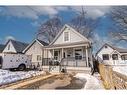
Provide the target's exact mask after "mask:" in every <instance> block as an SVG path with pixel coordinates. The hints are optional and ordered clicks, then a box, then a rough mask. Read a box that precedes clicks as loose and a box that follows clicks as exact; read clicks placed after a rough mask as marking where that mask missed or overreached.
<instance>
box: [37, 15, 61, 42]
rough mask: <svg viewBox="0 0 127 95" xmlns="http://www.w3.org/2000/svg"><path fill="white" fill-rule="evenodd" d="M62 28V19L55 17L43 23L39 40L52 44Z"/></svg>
mask: <svg viewBox="0 0 127 95" xmlns="http://www.w3.org/2000/svg"><path fill="white" fill-rule="evenodd" d="M61 27H62V22H61V19H60V17H58V16H57V17H54V18H51V19H49V20H47V21H46V22H45V23H43V24H42V25H41V26H40V28H39V31H38V32H37V38H38V39H40V40H44V41H46V42H48V43H50V42H51V41H52V40H53V39H54V37H55V36H56V34H57V33H58V32H59V30H60V29H61Z"/></svg>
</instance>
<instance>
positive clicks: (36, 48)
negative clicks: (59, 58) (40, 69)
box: [23, 39, 48, 66]
mask: <svg viewBox="0 0 127 95" xmlns="http://www.w3.org/2000/svg"><path fill="white" fill-rule="evenodd" d="M47 45H48V44H47V43H46V42H44V41H41V40H38V39H35V40H34V41H32V43H31V44H29V45H28V46H27V47H26V48H25V49H24V50H23V53H25V54H26V55H29V56H31V62H32V64H33V65H35V66H37V65H38V63H39V65H42V58H45V57H46V56H47V53H46V52H45V51H44V50H43V49H44V46H47Z"/></svg>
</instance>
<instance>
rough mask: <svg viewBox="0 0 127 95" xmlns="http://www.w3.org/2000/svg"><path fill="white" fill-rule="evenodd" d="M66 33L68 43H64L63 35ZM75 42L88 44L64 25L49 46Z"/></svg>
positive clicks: (74, 31) (85, 39)
mask: <svg viewBox="0 0 127 95" xmlns="http://www.w3.org/2000/svg"><path fill="white" fill-rule="evenodd" d="M66 32H68V41H65V33H66ZM75 42H89V40H88V39H87V38H85V37H84V36H83V35H81V34H80V33H79V32H77V31H76V30H74V29H73V28H72V27H70V26H68V25H65V26H64V27H63V28H62V29H61V31H60V32H59V33H58V34H57V36H56V37H55V39H54V40H53V42H52V43H51V44H65V43H75Z"/></svg>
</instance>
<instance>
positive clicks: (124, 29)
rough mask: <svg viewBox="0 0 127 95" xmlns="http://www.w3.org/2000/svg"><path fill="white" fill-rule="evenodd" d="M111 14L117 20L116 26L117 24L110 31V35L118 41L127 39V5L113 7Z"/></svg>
mask: <svg viewBox="0 0 127 95" xmlns="http://www.w3.org/2000/svg"><path fill="white" fill-rule="evenodd" d="M110 15H111V17H112V19H113V21H115V24H114V26H116V27H115V29H113V30H112V31H111V32H110V35H111V36H112V37H113V38H114V40H116V41H118V42H119V41H122V40H125V41H127V7H126V6H115V7H112V9H111V12H110ZM113 31H114V32H113Z"/></svg>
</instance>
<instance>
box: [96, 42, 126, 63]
mask: <svg viewBox="0 0 127 95" xmlns="http://www.w3.org/2000/svg"><path fill="white" fill-rule="evenodd" d="M96 58H97V59H98V60H99V59H101V60H102V61H103V62H104V63H106V64H110V65H118V64H125V63H126V62H127V49H123V48H118V47H115V46H112V45H109V44H107V43H106V44H104V45H103V46H102V47H101V48H100V49H99V51H98V52H97V53H96Z"/></svg>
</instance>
